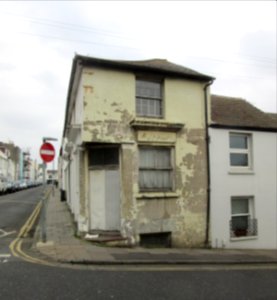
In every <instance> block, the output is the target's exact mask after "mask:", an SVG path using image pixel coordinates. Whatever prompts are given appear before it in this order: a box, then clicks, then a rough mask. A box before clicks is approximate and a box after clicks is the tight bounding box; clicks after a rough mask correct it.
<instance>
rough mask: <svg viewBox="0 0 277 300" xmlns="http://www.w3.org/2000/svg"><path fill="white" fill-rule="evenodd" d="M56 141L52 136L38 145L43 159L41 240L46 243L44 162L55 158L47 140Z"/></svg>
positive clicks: (51, 146) (52, 148) (53, 150)
mask: <svg viewBox="0 0 277 300" xmlns="http://www.w3.org/2000/svg"><path fill="white" fill-rule="evenodd" d="M48 140H50V141H57V139H54V138H43V139H42V141H43V144H42V146H41V147H40V156H41V158H42V160H43V164H42V169H43V174H42V176H43V177H42V178H43V197H42V216H41V240H42V242H43V243H46V240H47V236H46V200H47V195H46V163H48V162H50V161H52V160H53V159H54V158H55V148H54V147H53V145H52V144H50V143H47V141H48Z"/></svg>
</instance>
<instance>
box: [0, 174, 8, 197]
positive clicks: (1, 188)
mask: <svg viewBox="0 0 277 300" xmlns="http://www.w3.org/2000/svg"><path fill="white" fill-rule="evenodd" d="M6 190H7V181H6V179H5V178H3V177H2V178H0V195H3V194H5V193H6Z"/></svg>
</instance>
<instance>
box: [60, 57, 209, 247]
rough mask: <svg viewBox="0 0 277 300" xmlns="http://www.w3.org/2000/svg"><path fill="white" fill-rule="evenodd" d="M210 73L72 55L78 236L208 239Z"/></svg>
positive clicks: (71, 140)
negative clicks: (87, 234) (208, 108)
mask: <svg viewBox="0 0 277 300" xmlns="http://www.w3.org/2000/svg"><path fill="white" fill-rule="evenodd" d="M212 80H213V78H212V77H210V76H206V75H203V74H201V73H198V72H196V71H193V70H191V69H188V68H185V67H183V66H180V65H176V64H173V63H171V62H169V61H167V60H163V59H153V60H146V61H113V60H104V59H99V58H92V57H86V56H81V55H76V56H75V58H74V60H73V65H72V70H71V77H70V82H69V88H68V96H67V104H66V117H65V124H64V132H63V146H62V150H61V162H62V163H61V168H62V172H61V174H62V182H63V189H64V192H63V194H65V195H66V199H67V202H68V204H69V206H70V209H71V211H72V213H73V216H74V219H75V221H76V224H77V228H78V232H79V233H80V234H81V235H82V234H85V233H90V234H91V238H92V239H93V240H96V241H97V240H98V241H111V240H117V239H118V240H123V242H124V243H127V244H129V245H138V244H141V245H151V244H155V245H158V244H160V245H163V246H173V247H201V246H203V245H204V244H205V242H207V203H208V192H207V190H208V176H207V174H208V171H207V143H206V137H207V136H206V135H207V118H208V112H207V107H208V102H209V97H210V95H209V85H210V84H211V83H212Z"/></svg>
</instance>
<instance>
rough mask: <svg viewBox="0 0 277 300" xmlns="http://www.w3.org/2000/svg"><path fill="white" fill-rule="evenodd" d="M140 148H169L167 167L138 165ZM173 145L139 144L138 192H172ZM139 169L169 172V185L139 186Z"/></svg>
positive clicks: (173, 189) (173, 181) (173, 170)
mask: <svg viewBox="0 0 277 300" xmlns="http://www.w3.org/2000/svg"><path fill="white" fill-rule="evenodd" d="M141 149H148V150H156V151H157V150H159V149H168V150H169V155H170V157H169V162H170V167H168V168H153V167H149V168H147V167H141V166H140V150H141ZM174 151H175V149H174V147H173V146H152V145H149V146H148V145H139V147H138V187H139V192H140V193H159V192H162V193H166V192H174V191H175V180H174V178H175V177H174V172H175V168H174V159H175V155H174ZM141 171H157V172H160V171H168V172H169V180H170V182H169V183H170V187H165V188H159V187H150V188H146V187H142V186H141V181H140V172H141Z"/></svg>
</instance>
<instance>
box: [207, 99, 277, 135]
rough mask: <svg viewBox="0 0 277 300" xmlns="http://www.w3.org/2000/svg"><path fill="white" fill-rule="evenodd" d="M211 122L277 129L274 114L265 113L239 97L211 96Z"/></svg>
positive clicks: (213, 123)
mask: <svg viewBox="0 0 277 300" xmlns="http://www.w3.org/2000/svg"><path fill="white" fill-rule="evenodd" d="M211 109H212V124H211V126H214V127H215V126H225V127H236V128H239V127H241V128H251V129H269V130H272V129H273V130H274V129H275V130H277V118H276V114H275V118H274V114H270V113H265V112H263V111H261V110H259V109H258V108H256V107H255V106H253V105H252V104H250V103H249V102H247V101H245V100H244V99H241V98H232V97H226V96H218V95H212V96H211Z"/></svg>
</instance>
